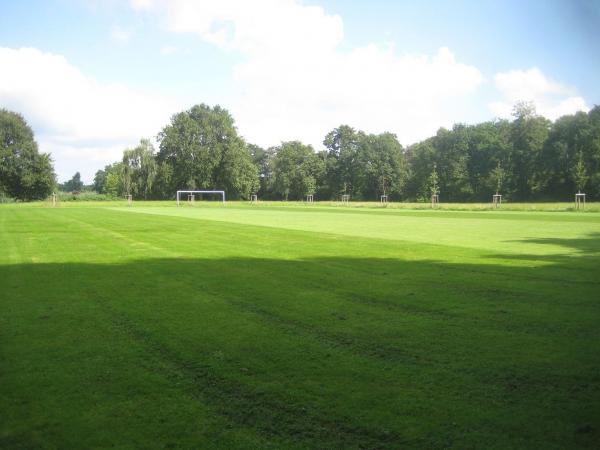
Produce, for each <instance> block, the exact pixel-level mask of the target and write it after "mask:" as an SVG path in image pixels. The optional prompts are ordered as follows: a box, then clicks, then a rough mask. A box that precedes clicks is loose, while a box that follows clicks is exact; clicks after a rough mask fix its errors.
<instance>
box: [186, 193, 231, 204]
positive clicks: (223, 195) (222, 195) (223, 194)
mask: <svg viewBox="0 0 600 450" xmlns="http://www.w3.org/2000/svg"><path fill="white" fill-rule="evenodd" d="M181 194H190V195H193V194H221V197H222V198H223V203H225V191H177V206H179V197H180V195H181Z"/></svg>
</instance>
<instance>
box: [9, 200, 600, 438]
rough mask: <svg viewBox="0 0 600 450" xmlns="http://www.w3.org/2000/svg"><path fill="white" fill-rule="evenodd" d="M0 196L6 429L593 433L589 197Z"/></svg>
mask: <svg viewBox="0 0 600 450" xmlns="http://www.w3.org/2000/svg"><path fill="white" fill-rule="evenodd" d="M124 203H125V202H112V203H109V202H107V203H102V204H98V203H97V204H85V205H83V204H80V205H81V206H79V205H72V204H69V206H68V207H58V208H47V207H43V204H37V205H31V206H28V205H3V206H1V207H0V274H1V275H0V277H1V278H0V411H1V413H0V447H1V448H10V449H19V448H23V449H29V448H48V449H54V448H61V449H68V448H73V449H80V448H145V449H153V448H156V449H159V448H186V449H188V448H202V449H211V448H215V449H217V448H218V449H247V448H260V449H263V448H273V449H281V448H327V449H329V448H331V449H333V448H340V449H341V448H344V449H346V448H361V449H375V448H422V449H432V448H440V449H441V448H456V449H468V448H472V449H483V448H485V449H507V448H510V449H519V448H523V449H530V448H543V449H566V448H597V443H598V442H600V351H599V348H600V346H599V344H600V326H599V324H600V214H598V213H594V212H587V213H585V214H577V213H573V212H540V211H537V212H526V211H506V210H502V211H480V212H478V211H443V210H442V211H426V210H425V211H419V210H410V209H396V208H379V207H373V205H367V206H366V207H362V208H359V207H356V205H353V206H350V207H340V206H339V205H336V204H318V205H313V206H307V205H300V204H287V205H284V204H277V203H261V204H259V205H254V206H250V205H248V204H245V203H237V204H235V203H234V204H228V205H227V206H225V207H224V206H221V205H219V204H216V203H215V204H207V205H202V206H201V205H198V206H196V207H188V206H187V205H186V206H185V207H181V208H175V207H168V206H167V205H172V202H171V203H152V202H136V203H135V206H134V207H131V208H130V207H123V206H122V205H123V204H124Z"/></svg>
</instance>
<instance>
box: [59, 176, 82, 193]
mask: <svg viewBox="0 0 600 450" xmlns="http://www.w3.org/2000/svg"><path fill="white" fill-rule="evenodd" d="M59 188H60V190H61V191H64V192H81V191H82V190H83V181H81V174H80V173H79V172H75V175H73V176H72V177H71V179H70V180H68V181H65V182H64V183H62V184H61V185H60V186H59Z"/></svg>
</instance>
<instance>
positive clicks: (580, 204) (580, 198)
mask: <svg viewBox="0 0 600 450" xmlns="http://www.w3.org/2000/svg"><path fill="white" fill-rule="evenodd" d="M575 208H576V209H577V210H580V209H581V210H585V194H582V193H581V191H579V192H577V194H575Z"/></svg>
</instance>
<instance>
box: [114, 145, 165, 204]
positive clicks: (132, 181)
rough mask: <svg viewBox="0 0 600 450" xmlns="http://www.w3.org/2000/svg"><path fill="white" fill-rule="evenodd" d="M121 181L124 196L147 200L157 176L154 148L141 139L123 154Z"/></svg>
mask: <svg viewBox="0 0 600 450" xmlns="http://www.w3.org/2000/svg"><path fill="white" fill-rule="evenodd" d="M122 162H123V165H122V168H121V170H122V180H123V186H124V190H125V194H131V195H132V196H133V197H135V198H148V196H149V195H150V193H151V192H152V187H153V185H154V180H155V178H156V174H157V163H156V159H155V156H154V147H153V146H152V143H151V142H150V141H149V140H148V139H142V140H141V141H140V143H139V144H138V145H137V146H136V147H135V148H133V149H127V150H125V151H124V152H123V161H122Z"/></svg>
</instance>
